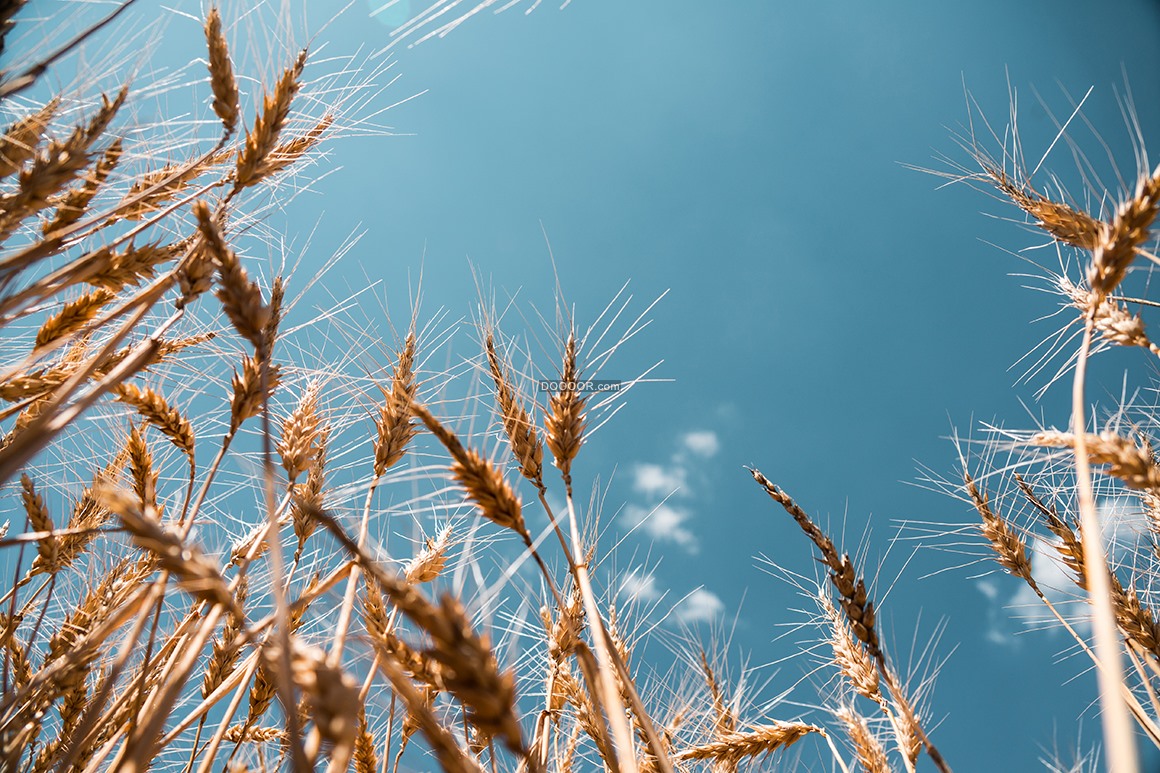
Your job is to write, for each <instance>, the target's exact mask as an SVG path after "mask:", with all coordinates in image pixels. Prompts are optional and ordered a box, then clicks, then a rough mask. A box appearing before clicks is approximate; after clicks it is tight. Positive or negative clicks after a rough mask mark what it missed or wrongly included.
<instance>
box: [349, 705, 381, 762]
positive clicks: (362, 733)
mask: <svg viewBox="0 0 1160 773" xmlns="http://www.w3.org/2000/svg"><path fill="white" fill-rule="evenodd" d="M378 769H379V758H378V755H377V754H376V752H375V737H374V736H373V735H372V734H371V729H370V725H368V724H367V712H366V707H362V708H360V710H359V713H358V737H357V738H356V739H355V742H354V770H355V773H376V772H377V771H378Z"/></svg>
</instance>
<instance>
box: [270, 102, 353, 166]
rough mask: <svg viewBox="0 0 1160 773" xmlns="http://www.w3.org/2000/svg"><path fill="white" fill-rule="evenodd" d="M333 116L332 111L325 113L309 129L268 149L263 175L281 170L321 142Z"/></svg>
mask: <svg viewBox="0 0 1160 773" xmlns="http://www.w3.org/2000/svg"><path fill="white" fill-rule="evenodd" d="M335 117H336V116H335V115H334V113H326V114H325V115H323V116H322V118H320V119H319V120H318V123H316V124H314V126H312V127H311V128H310V131H308V132H306V133H305V134H303V135H302V136H300V137H295V138H294V139H292V140H290V141H288V142H283V143H282V144H281V145H278V146H277V147H275V148H274V149H273V150H272V151H270V157H269V159H268V160H267V161H266V164H265V169H264V171H263V175H264V176H266V177H269V176H270V175H274V174H277V173H278V172H281V171H282V170H284V169H286V168H287V167H289V166H290V165H292V164H294V163H295V162H297V161H299V160H300V159H301V158H302V157H303V156H305V155H306V154H307V153H309V152H310V151H311V150H313V149H314V148H316V147H318V143H320V142H322V138H323V136H324V135H325V134H326V132H327V130H328V129H329V128H330V127H331V126H332V125H334V120H335Z"/></svg>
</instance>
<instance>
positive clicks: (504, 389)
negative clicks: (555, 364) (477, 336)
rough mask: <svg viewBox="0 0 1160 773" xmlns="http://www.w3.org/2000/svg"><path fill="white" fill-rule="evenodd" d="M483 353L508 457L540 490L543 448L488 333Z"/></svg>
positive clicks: (505, 366)
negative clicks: (493, 385)
mask: <svg viewBox="0 0 1160 773" xmlns="http://www.w3.org/2000/svg"><path fill="white" fill-rule="evenodd" d="M484 352H485V353H486V355H487V365H488V368H489V369H490V370H491V377H492V380H493V381H494V382H495V399H496V403H498V405H499V412H500V419H501V421H502V422H503V429H504V433H505V434H506V435H507V438H508V443H509V444H510V445H511V449H512V455H513V456H515V458H516V461H518V462H519V463H520V473H521V474H522V475H523V476H524V477H525V478H527V479H528V480H530V481H531V482H532V483H534V484H536V486H537V487H538V488H540V489H541V490H542V489H543V488H544V446H543V444H542V443H541V442H540V436H539V433H538V432H536V425H535V424H534V423H533V422H532V418H531V416H529V415H528V412H527V411H526V410H525V409H524V404H523V400H522V399H521V396H520V394H519V392H518V390H517V389H516V387H515V385H514V384H513V383H512V380H511V377H510V375H509V373H508V368H507V365H506V363H504V362H503V361H501V360H500V357H499V353H498V352H497V351H496V348H495V337H494V336H493V335H492V333H491V332H490V331H488V333H487V335H486V337H485V338H484Z"/></svg>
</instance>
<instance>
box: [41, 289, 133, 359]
mask: <svg viewBox="0 0 1160 773" xmlns="http://www.w3.org/2000/svg"><path fill="white" fill-rule="evenodd" d="M115 297H116V296H115V295H114V294H113V293H112V292H110V291H109V290H105V289H98V290H93V291H92V292H89V293H85V294H84V295H82V296H80V297H79V298H76V299H75V300H71V301H69V302H68V303H66V304H65V305H64V306H63V307H61V310H60V311H58V312H57V313H56V314H53V315H52V316H51V317H49V318H48V319H47V320H45V322H44V324H43V325H41V326H40V330H38V331H36V344H35V345H36V347H37V348H40V347H42V346H48V345H49V344H50V343H52V342H53V341H56V340H58V339H61V338H64V337H65V336H68V335H72V334H73V333H75V332H76V331H78V330H80V329H81V328H82V327H84V326H85V325H87V324H88V323H89V322H91V321H92V320H93V318H95V317H96V316H97V314H98V313H100V311H101V309H102V308H103V307H104V306H105V304H107V303H108V302H109V301H111V300H113V298H115Z"/></svg>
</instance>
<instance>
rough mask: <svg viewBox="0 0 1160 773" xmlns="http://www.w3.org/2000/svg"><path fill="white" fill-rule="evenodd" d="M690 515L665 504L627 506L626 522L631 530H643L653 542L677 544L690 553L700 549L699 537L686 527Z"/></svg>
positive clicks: (681, 509)
mask: <svg viewBox="0 0 1160 773" xmlns="http://www.w3.org/2000/svg"><path fill="white" fill-rule="evenodd" d="M689 518H690V514H689V511H688V510H685V509H683V508H680V507H676V506H674V505H670V504H668V503H665V502H661V503H660V504H658V505H655V506H654V507H651V508H650V507H641V506H640V505H627V506H626V507H625V508H624V520H625V523H626V525H627V526H629V528H633V529H642V530H643V531H644V533H645V534H648V535H649V536H650V537H651V538H652V539H653V540H656V541H668V542H675V543H676V544H678V545H680V546H681V547H683V548H684V549H685V550H687V551H689V552H690V553H696V552H697V551H698V550H699V549H700V545H699V544H698V542H697V537H696V535H695V534H693V532H692V530H690V529H689V528H688V527H686V526H685V524H686V523H687V522H688V521H689Z"/></svg>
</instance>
